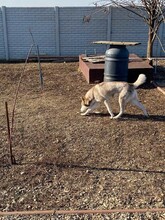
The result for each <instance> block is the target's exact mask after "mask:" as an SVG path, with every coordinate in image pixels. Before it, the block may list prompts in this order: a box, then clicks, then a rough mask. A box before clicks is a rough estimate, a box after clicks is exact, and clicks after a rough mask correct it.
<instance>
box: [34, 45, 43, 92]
mask: <svg viewBox="0 0 165 220" xmlns="http://www.w3.org/2000/svg"><path fill="white" fill-rule="evenodd" d="M36 51H37V59H38V69H39V74H40V83H41V89H43V86H44V82H43V74H42V69H41V62H40V55H39V46H38V45H36Z"/></svg>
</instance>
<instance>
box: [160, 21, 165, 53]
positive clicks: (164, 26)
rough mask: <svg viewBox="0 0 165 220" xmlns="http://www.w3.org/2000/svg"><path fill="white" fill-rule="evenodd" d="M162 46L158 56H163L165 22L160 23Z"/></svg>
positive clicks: (164, 48)
mask: <svg viewBox="0 0 165 220" xmlns="http://www.w3.org/2000/svg"><path fill="white" fill-rule="evenodd" d="M161 39H162V46H163V49H162V47H160V56H165V23H163V24H162V30H161Z"/></svg>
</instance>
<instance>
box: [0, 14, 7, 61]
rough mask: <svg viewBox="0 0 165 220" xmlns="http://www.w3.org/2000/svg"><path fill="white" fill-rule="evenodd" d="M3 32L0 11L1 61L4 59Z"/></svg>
mask: <svg viewBox="0 0 165 220" xmlns="http://www.w3.org/2000/svg"><path fill="white" fill-rule="evenodd" d="M3 33H4V30H3V19H2V11H1V10H0V59H1V60H3V59H5V58H6V56H5V43H4V35H3Z"/></svg>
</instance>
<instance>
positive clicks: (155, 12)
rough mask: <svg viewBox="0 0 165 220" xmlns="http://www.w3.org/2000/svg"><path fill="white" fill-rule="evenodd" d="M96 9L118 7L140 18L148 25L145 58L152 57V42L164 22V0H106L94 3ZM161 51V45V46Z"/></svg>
mask: <svg viewBox="0 0 165 220" xmlns="http://www.w3.org/2000/svg"><path fill="white" fill-rule="evenodd" d="M94 4H95V5H96V7H103V9H105V7H107V6H118V7H121V8H123V9H125V10H127V11H129V12H131V13H133V14H135V15H137V16H138V17H140V18H141V19H142V20H143V21H144V22H145V23H146V24H147V25H148V43H147V53H146V55H147V58H151V57H152V56H153V44H154V40H155V38H156V37H157V38H158V40H159V43H160V44H161V42H160V39H159V37H158V30H159V27H160V24H161V23H162V22H165V0H134V1H133V0H115V1H114V0H107V1H103V0H100V1H96V2H95V3H94ZM161 46H162V49H163V45H162V44H161ZM163 51H164V52H165V50H164V49H163Z"/></svg>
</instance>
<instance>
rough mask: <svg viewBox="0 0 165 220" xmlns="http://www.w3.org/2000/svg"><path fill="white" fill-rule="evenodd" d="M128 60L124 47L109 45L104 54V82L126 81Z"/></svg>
mask: <svg viewBox="0 0 165 220" xmlns="http://www.w3.org/2000/svg"><path fill="white" fill-rule="evenodd" d="M128 59H129V52H128V50H127V48H126V46H125V45H111V46H110V49H108V50H107V51H106V53H105V66H104V81H106V82H108V81H127V78H128Z"/></svg>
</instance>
